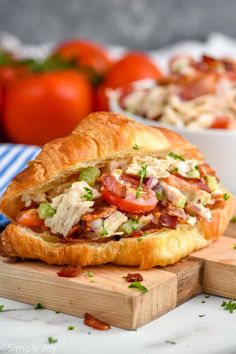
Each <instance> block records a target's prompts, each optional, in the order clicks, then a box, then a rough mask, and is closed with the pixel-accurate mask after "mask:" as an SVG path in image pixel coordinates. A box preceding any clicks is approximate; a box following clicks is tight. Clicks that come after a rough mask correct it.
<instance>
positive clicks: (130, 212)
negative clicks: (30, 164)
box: [16, 152, 229, 242]
mask: <svg viewBox="0 0 236 354" xmlns="http://www.w3.org/2000/svg"><path fill="white" fill-rule="evenodd" d="M228 197H229V195H228V194H226V193H224V191H223V190H222V189H221V186H220V184H219V181H218V179H217V178H216V176H215V174H214V171H213V170H211V169H210V167H209V166H208V165H207V164H205V163H203V162H199V161H197V160H195V159H185V158H184V157H183V156H181V155H179V154H177V153H175V152H171V153H169V154H168V156H166V157H165V158H156V157H152V156H135V157H133V158H127V159H122V160H120V161H119V160H117V161H116V164H114V161H113V162H111V163H107V164H104V166H102V167H99V168H97V167H95V166H89V167H86V168H83V169H82V170H80V171H79V172H78V174H77V175H75V176H74V177H73V178H70V181H69V182H68V181H65V183H62V184H61V185H60V186H59V187H55V188H53V189H52V190H49V191H47V192H44V193H39V194H37V195H34V194H32V193H31V194H29V193H28V194H24V195H23V196H22V201H23V202H24V204H25V208H24V210H22V211H20V212H19V213H18V215H17V220H16V221H17V222H18V223H19V224H21V225H24V226H27V227H30V228H31V229H33V230H34V231H38V232H41V233H42V235H45V234H47V235H51V236H52V237H51V239H50V237H49V239H48V240H49V241H51V242H86V241H90V242H91V241H94V242H107V241H109V240H113V239H114V240H119V239H120V238H122V237H140V236H143V235H145V234H148V233H149V234H150V233H152V232H155V231H158V230H160V229H161V228H163V227H165V228H169V229H176V228H177V226H178V225H179V224H189V225H194V224H196V223H197V222H198V220H200V219H205V220H207V221H208V222H211V220H212V210H213V209H214V208H216V207H217V208H222V207H224V205H225V203H226V200H227V199H228Z"/></svg>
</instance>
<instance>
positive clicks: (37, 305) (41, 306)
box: [34, 302, 44, 310]
mask: <svg viewBox="0 0 236 354" xmlns="http://www.w3.org/2000/svg"><path fill="white" fill-rule="evenodd" d="M34 309H35V310H43V309H44V306H43V305H42V304H41V303H40V302H38V303H37V304H36V305H35V306H34Z"/></svg>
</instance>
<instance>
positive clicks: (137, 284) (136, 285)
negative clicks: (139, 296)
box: [128, 281, 148, 293]
mask: <svg viewBox="0 0 236 354" xmlns="http://www.w3.org/2000/svg"><path fill="white" fill-rule="evenodd" d="M128 288H136V289H138V290H139V291H141V292H142V293H147V292H148V289H147V288H146V287H145V286H144V285H142V284H141V283H140V282H139V281H134V282H133V283H131V284H130V285H129V286H128Z"/></svg>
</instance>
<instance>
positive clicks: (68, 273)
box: [57, 266, 82, 278]
mask: <svg viewBox="0 0 236 354" xmlns="http://www.w3.org/2000/svg"><path fill="white" fill-rule="evenodd" d="M81 269H82V267H81V266H67V267H63V268H61V269H60V270H59V271H58V272H57V275H58V276H59V277H64V278H74V277H76V276H77V275H78V274H79V273H80V272H81Z"/></svg>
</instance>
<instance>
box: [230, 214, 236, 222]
mask: <svg viewBox="0 0 236 354" xmlns="http://www.w3.org/2000/svg"><path fill="white" fill-rule="evenodd" d="M230 221H231V222H233V223H236V215H234V216H233V217H232V219H231V220H230Z"/></svg>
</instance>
